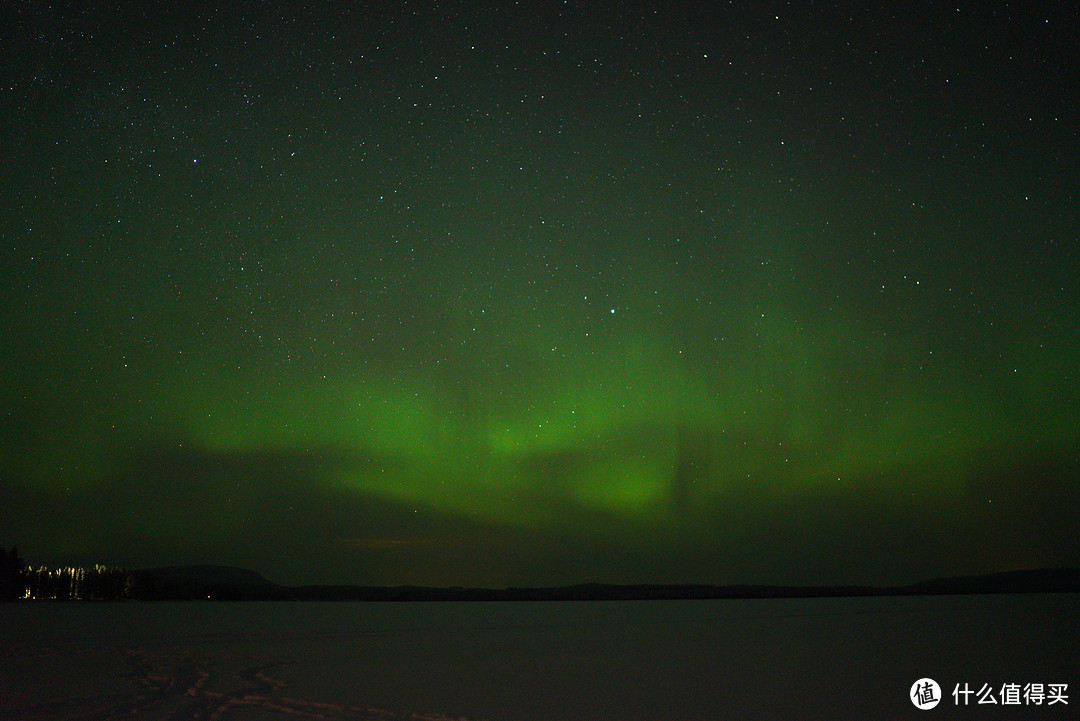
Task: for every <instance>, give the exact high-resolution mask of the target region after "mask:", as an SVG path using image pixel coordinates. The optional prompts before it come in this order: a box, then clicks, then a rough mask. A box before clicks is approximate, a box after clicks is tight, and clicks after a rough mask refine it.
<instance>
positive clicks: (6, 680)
mask: <svg viewBox="0 0 1080 721" xmlns="http://www.w3.org/2000/svg"><path fill="white" fill-rule="evenodd" d="M1078 612H1080V595H1076V594H1048V595H995V596H968V597H965V596H939V597H909V598H847V599H787V600H716V601H627V602H581V603H572V602H553V603H459V604H443V603H412V604H391V603H273V602H266V603H211V602H207V603H100V604H96V603H48V602H44V603H14V604H3V605H0V624H2V625H0V642H2V643H0V718H4V719H119V718H136V719H154V720H156V719H195V718H200V719H223V720H229V719H233V720H236V721H257V720H259V719H266V720H268V719H305V718H310V719H352V720H354V721H355V720H361V719H363V720H366V719H382V720H383V721H396V720H397V719H406V718H427V719H440V720H444V719H462V718H464V719H468V721H604V720H611V721H615V720H619V721H634V720H641V721H645V720H646V719H647V720H649V721H669V720H671V721H674V720H676V719H678V720H679V721H687V720H690V719H705V720H712V719H715V720H720V719H847V718H865V719H901V718H903V719H907V718H923V719H925V718H934V717H935V716H936V717H937V718H972V719H991V718H1031V719H1047V720H1049V719H1062V718H1078V717H1080V713H1078V707H1080V613H1078ZM923 677H929V678H932V679H934V680H936V681H937V682H938V683H939V684H940V686H941V694H942V696H943V698H942V700H941V702H940V705H938V707H937V708H936V709H932V710H929V711H922V710H919V709H917V708H916V707H915V706H914V705H913V703H912V702H911V701H910V700H909V693H910V691H911V686H912V684H913V683H914V682H915V681H916V680H918V679H921V678H923ZM958 684H959V685H960V687H963V686H964V684H967V687H968V688H970V690H971V691H973V692H977V691H979V690H980V688H981V687H982V686H983V685H984V684H986V685H987V687H988V688H992V689H993V697H994V698H995V699H996V700H997V701H998V704H996V705H988V704H978V703H977V701H978V698H977V694H976V693H973V694H971V696H970V697H969V705H968V706H967V707H963V706H958V705H957V704H956V700H955V698H954V696H953V695H952V692H953V690H954V689H955V688H957V685H958ZM1008 684H1018V685H1019V686H1024V685H1026V684H1044V689H1045V688H1046V687H1048V686H1049V684H1068V686H1067V689H1066V693H1067V695H1068V704H1067V705H1066V704H1062V703H1055V704H1053V705H1049V704H1048V701H1049V699H1048V698H1047V699H1045V700H1044V701H1043V704H1042V705H1039V706H1036V705H1034V703H1033V702H1028V703H1026V704H1024V701H1023V699H1021V704H1020V705H1011V704H1010V705H1002V703H1001V701H1002V700H1003V696H1002V693H1001V691H1002V688H1003V687H1005V686H1006V685H1008ZM961 698H962V697H961Z"/></svg>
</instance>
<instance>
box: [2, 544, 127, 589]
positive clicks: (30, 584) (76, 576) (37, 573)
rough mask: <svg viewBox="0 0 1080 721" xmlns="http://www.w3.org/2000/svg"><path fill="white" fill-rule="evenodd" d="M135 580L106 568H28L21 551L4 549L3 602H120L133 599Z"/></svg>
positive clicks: (94, 566) (117, 569)
mask: <svg viewBox="0 0 1080 721" xmlns="http://www.w3.org/2000/svg"><path fill="white" fill-rule="evenodd" d="M133 581H134V576H133V575H132V574H130V573H128V572H127V571H125V570H124V569H122V568H114V567H112V566H103V565H101V564H95V565H93V566H65V567H63V568H48V567H46V566H37V567H34V566H28V565H27V564H26V562H25V561H23V559H22V558H20V557H19V549H18V547H13V548H12V549H11V550H10V551H5V550H4V549H3V548H0V600H4V601H13V600H16V599H34V600H39V599H52V600H61V601H116V600H120V599H125V598H132V597H133V595H132V594H133V591H134V590H135V584H134V582H133Z"/></svg>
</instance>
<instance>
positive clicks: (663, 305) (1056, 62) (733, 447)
mask: <svg viewBox="0 0 1080 721" xmlns="http://www.w3.org/2000/svg"><path fill="white" fill-rule="evenodd" d="M152 5H154V4H151V3H135V2H132V3H93V4H79V6H78V7H75V6H74V4H72V5H69V4H67V3H56V4H52V5H51V6H50V5H47V4H45V3H9V4H6V5H5V7H4V9H3V10H2V23H3V31H2V32H0V38H2V39H0V48H2V52H0V57H2V58H3V60H2V81H3V82H2V84H0V111H2V116H3V117H4V119H5V120H4V122H3V123H2V128H0V133H2V136H3V147H4V154H3V155H4V157H3V160H2V161H0V162H2V164H3V178H4V180H3V191H2V193H0V208H2V216H0V234H2V235H0V238H2V245H0V253H2V258H0V261H2V265H0V274H2V276H0V277H2V286H0V318H2V321H3V334H4V342H3V344H2V346H0V364H2V369H3V370H2V373H0V394H2V396H0V397H2V404H3V405H2V408H0V424H2V425H0V454H2V456H0V460H2V463H0V474H2V476H0V534H2V536H3V537H2V538H0V545H4V546H10V544H11V543H13V542H17V543H19V545H20V549H21V551H22V554H23V555H24V556H25V557H27V558H28V559H29V560H31V561H36V562H39V563H51V564H57V563H69V562H75V563H79V562H106V563H110V564H115V565H125V566H128V567H139V566H152V565H171V564H176V563H222V564H230V565H239V566H244V567H248V568H252V569H255V570H258V571H261V572H262V573H264V574H265V575H266V576H268V577H269V578H271V579H272V580H276V581H279V582H284V583H313V582H343V583H361V584H397V583H419V584H438V585H442V584H463V585H489V586H503V585H546V584H562V583H577V582H582V581H605V582H628V583H634V582H658V583H679V582H715V583H731V582H734V583H738V582H777V583H862V582H867V583H890V582H906V581H911V580H916V579H918V578H922V577H928V576H935V575H949V574H959V573H976V572H985V571H996V570H1004V569H1011V568H1024V567H1040V566H1063V565H1080V541H1078V538H1080V521H1078V518H1080V489H1078V485H1077V484H1078V480H1077V479H1078V477H1080V417H1078V415H1080V414H1078V411H1077V408H1078V407H1080V382H1078V371H1077V367H1078V362H1080V350H1078V348H1080V346H1078V340H1080V338H1078V335H1080V334H1078V330H1077V326H1078V308H1080V293H1078V289H1077V288H1078V284H1077V271H1076V268H1077V265H1078V261H1080V252H1078V250H1077V247H1078V246H1077V242H1076V241H1077V229H1078V227H1080V223H1078V209H1080V203H1078V198H1077V188H1078V187H1080V172H1078V157H1080V143H1078V137H1077V128H1078V127H1080V117H1078V116H1080V113H1078V101H1077V99H1076V95H1075V92H1074V90H1075V82H1076V79H1077V71H1078V70H1080V64H1078V62H1077V51H1076V48H1075V38H1076V35H1075V32H1074V31H1075V30H1076V27H1077V20H1078V18H1077V10H1076V9H1075V8H1073V7H1072V6H1071V5H1070V4H1067V3H1061V4H1044V3H1023V4H1021V7H1019V8H1015V7H1014V8H1013V9H1011V10H1001V11H996V12H994V11H990V10H987V9H986V7H985V6H983V5H980V6H978V7H977V8H976V7H969V6H968V4H967V3H963V4H961V5H960V6H959V8H957V7H955V6H946V5H945V4H943V3H932V4H930V3H922V2H910V1H905V2H896V3H863V4H862V5H865V7H860V8H859V9H857V10H849V9H841V8H838V7H835V6H833V5H831V4H825V3H801V2H800V3H793V4H792V5H791V6H789V5H788V4H786V3H769V2H760V3H749V2H747V3H720V2H717V3H671V2H665V3H629V4H614V3H545V4H543V5H540V4H536V3H525V4H521V5H509V4H504V3H480V2H476V3H472V2H461V3H412V4H406V3H400V4H398V3H339V4H329V5H326V4H322V3H318V4H314V7H312V8H306V9H305V8H300V7H299V6H298V4H297V5H292V4H280V3H268V4H246V3H245V4H240V3H221V4H219V5H211V4H204V3H176V4H175V7H169V6H165V7H160V6H159V7H152ZM140 6H146V7H145V8H143V7H140ZM1070 89H1072V90H1070Z"/></svg>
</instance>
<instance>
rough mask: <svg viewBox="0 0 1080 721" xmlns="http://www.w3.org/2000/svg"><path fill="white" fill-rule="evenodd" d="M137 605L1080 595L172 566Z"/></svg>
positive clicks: (1042, 572)
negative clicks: (294, 580) (381, 582)
mask: <svg viewBox="0 0 1080 721" xmlns="http://www.w3.org/2000/svg"><path fill="white" fill-rule="evenodd" d="M131 575H132V578H133V593H132V594H131V597H132V598H136V599H143V600H188V599H191V600H195V599H214V600H238V601H240V600H242V601H255V600H267V601H270V600H295V601H602V600H678V599H722V598H811V597H839V596H913V595H945V594H960V595H963V594H987V593H1061V592H1069V593H1080V569H1075V568H1072V569H1035V570H1026V571H1008V572H1004V573H993V574H987V575H980V576H958V577H955V578H939V579H932V580H928V581H921V582H919V583H914V584H910V585H906V586H888V587H877V586H770V585H726V586H719V585H700V584H699V585H649V584H644V585H618V584H579V585H573V586H558V587H547V588H503V589H493V588H462V587H450V588H442V587H426V586H349V585H314V586H295V587H290V586H282V585H280V584H276V583H273V582H272V581H269V580H267V579H266V578H264V577H263V576H262V575H260V574H258V573H256V572H254V571H249V570H246V569H242V568H233V567H229V566H171V567H167V568H152V569H143V570H140V571H133V572H132V573H131Z"/></svg>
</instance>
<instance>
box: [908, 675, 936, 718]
mask: <svg viewBox="0 0 1080 721" xmlns="http://www.w3.org/2000/svg"><path fill="white" fill-rule="evenodd" d="M909 698H910V699H911V703H913V704H915V707H916V708H920V709H922V710H923V711H929V710H930V709H932V708H934V707H935V706H937V705H938V704H939V703H941V686H938V684H937V681H935V680H934V679H932V678H920V679H919V680H918V681H916V682H915V683H913V684H911V696H909Z"/></svg>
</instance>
